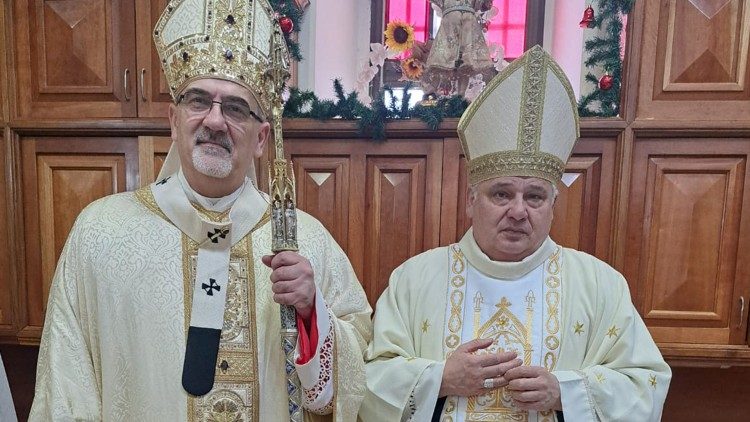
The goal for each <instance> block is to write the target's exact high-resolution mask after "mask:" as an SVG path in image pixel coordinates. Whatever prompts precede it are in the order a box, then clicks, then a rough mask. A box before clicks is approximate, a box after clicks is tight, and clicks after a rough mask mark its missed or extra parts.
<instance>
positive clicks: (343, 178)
mask: <svg viewBox="0 0 750 422" xmlns="http://www.w3.org/2000/svg"><path fill="white" fill-rule="evenodd" d="M293 160H294V161H293V165H294V175H295V178H296V182H297V201H299V205H300V206H302V207H303V208H302V209H304V210H309V212H310V214H311V215H312V216H313V217H315V218H317V219H318V220H320V222H321V223H323V225H324V226H326V228H328V231H330V232H331V234H332V235H333V238H334V239H336V242H338V244H339V245H340V246H341V248H342V249H344V250H346V249H347V248H348V236H347V235H348V233H349V219H348V217H349V201H348V198H349V196H350V195H351V191H350V190H349V170H350V169H349V166H350V164H351V161H350V159H349V157H346V156H344V157H337V156H328V157H311V156H297V157H296V158H293Z"/></svg>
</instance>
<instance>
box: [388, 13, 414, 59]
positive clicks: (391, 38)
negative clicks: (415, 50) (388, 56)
mask: <svg viewBox="0 0 750 422" xmlns="http://www.w3.org/2000/svg"><path fill="white" fill-rule="evenodd" d="M383 34H385V45H387V46H388V48H390V49H391V50H393V51H395V52H398V53H401V52H403V51H406V50H408V49H410V48H411V47H412V46H413V45H414V27H412V26H411V25H409V24H408V23H406V22H404V21H391V22H388V26H386V27H385V32H384V33H383Z"/></svg>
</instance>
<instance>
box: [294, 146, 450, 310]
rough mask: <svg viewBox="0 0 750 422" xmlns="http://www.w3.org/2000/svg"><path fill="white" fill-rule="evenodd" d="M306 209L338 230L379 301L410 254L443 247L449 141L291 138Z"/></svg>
mask: <svg viewBox="0 0 750 422" xmlns="http://www.w3.org/2000/svg"><path fill="white" fill-rule="evenodd" d="M285 144H286V145H285V152H286V153H287V158H288V159H291V161H292V162H293V163H294V166H295V172H296V177H297V196H298V201H299V208H300V209H302V210H304V211H306V212H308V213H310V214H312V215H314V216H316V217H317V218H318V219H320V220H321V222H323V224H324V225H325V226H326V228H327V229H328V230H329V231H330V232H331V233H332V234H333V236H334V238H335V239H336V241H337V242H338V243H339V244H340V245H341V246H342V248H343V249H344V251H345V252H347V255H348V256H349V259H350V260H351V262H352V266H353V267H354V270H355V272H356V273H357V276H358V277H359V279H360V281H362V283H363V284H364V288H365V292H366V293H367V297H368V299H369V300H370V303H371V304H373V305H374V304H375V302H376V301H377V299H378V297H379V296H380V293H381V292H382V291H383V289H385V287H386V286H387V285H388V278H389V277H390V274H391V272H392V271H393V269H395V268H396V267H397V266H398V265H400V264H401V263H402V262H403V261H405V260H406V259H407V258H409V257H411V256H413V255H416V254H418V253H420V252H422V251H424V250H427V249H430V248H433V247H436V246H438V243H439V234H440V226H439V221H440V196H441V190H440V186H441V161H442V139H419V140H398V139H391V140H389V141H388V142H384V143H373V142H371V141H368V140H364V139H345V140H315V141H311V140H309V139H302V138H297V139H293V138H287V141H286V142H285Z"/></svg>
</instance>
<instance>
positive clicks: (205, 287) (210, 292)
mask: <svg viewBox="0 0 750 422" xmlns="http://www.w3.org/2000/svg"><path fill="white" fill-rule="evenodd" d="M208 282H209V283H210V284H206V283H202V286H201V288H202V289H203V290H205V291H206V294H207V295H209V296H213V295H214V290H216V291H217V292H218V291H220V290H221V286H219V284H218V283H216V280H214V279H213V278H209V279H208Z"/></svg>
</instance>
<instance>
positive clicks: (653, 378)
mask: <svg viewBox="0 0 750 422" xmlns="http://www.w3.org/2000/svg"><path fill="white" fill-rule="evenodd" d="M648 383H649V384H651V386H652V387H654V388H656V375H654V374H651V376H649V377H648Z"/></svg>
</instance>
